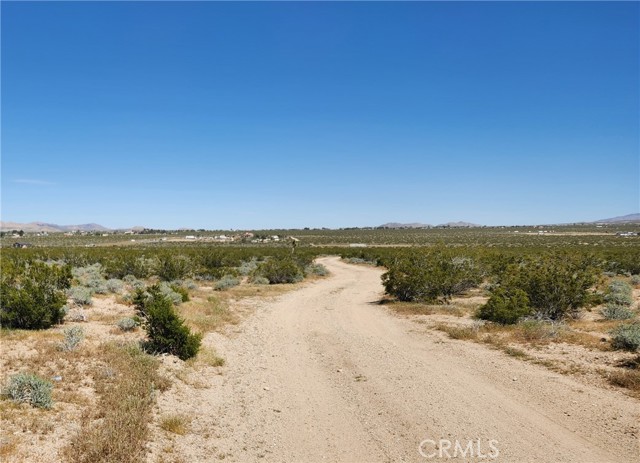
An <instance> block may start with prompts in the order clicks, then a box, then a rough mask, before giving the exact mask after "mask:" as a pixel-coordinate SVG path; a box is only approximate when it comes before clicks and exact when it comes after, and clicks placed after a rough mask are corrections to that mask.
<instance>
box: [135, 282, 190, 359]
mask: <svg viewBox="0 0 640 463" xmlns="http://www.w3.org/2000/svg"><path fill="white" fill-rule="evenodd" d="M145 293H146V294H145ZM134 299H135V300H136V308H137V310H138V313H139V314H141V315H142V316H143V319H144V321H143V326H144V329H145V330H146V332H147V340H146V341H145V342H144V343H143V347H144V349H145V350H146V351H147V352H150V353H153V354H162V353H168V354H172V355H176V356H177V357H179V358H180V359H182V360H186V359H189V358H191V357H194V356H195V355H196V354H197V353H198V350H199V349H200V343H201V340H202V336H201V335H200V334H194V333H192V332H191V330H189V328H188V327H187V326H186V325H185V324H184V320H183V319H181V318H180V317H179V316H178V314H177V313H176V311H175V309H174V308H173V304H172V303H171V300H170V299H168V298H167V297H166V296H165V295H163V294H162V293H161V292H160V289H159V287H158V286H157V285H156V286H152V287H151V288H149V291H148V292H143V293H142V294H136V297H135V298H134Z"/></svg>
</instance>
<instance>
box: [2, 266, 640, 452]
mask: <svg viewBox="0 0 640 463" xmlns="http://www.w3.org/2000/svg"><path fill="white" fill-rule="evenodd" d="M318 262H319V263H322V264H323V265H324V266H325V267H326V268H327V269H328V270H329V271H330V274H329V276H327V277H324V278H318V279H315V280H313V281H310V282H304V283H300V284H296V285H293V286H290V287H288V289H283V288H279V289H275V288H274V289H272V288H265V289H263V290H261V291H263V293H262V294H253V293H252V294H247V295H245V296H247V297H239V296H240V295H239V294H236V295H235V296H227V297H229V298H230V299H229V300H228V301H227V302H228V303H229V304H230V305H231V306H232V307H233V316H232V317H230V318H229V319H228V320H227V323H225V324H224V325H223V326H222V328H221V329H217V330H214V331H212V332H209V333H208V334H206V336H205V337H204V340H203V345H204V349H203V352H202V353H201V354H200V355H199V356H198V359H196V360H195V361H188V362H183V361H181V360H179V359H177V358H175V357H172V356H163V357H161V365H160V372H161V375H162V377H163V378H166V379H168V381H167V385H166V386H165V387H164V388H163V389H162V391H161V392H160V393H158V394H157V398H156V403H155V405H154V408H153V412H152V416H151V422H150V423H151V424H150V431H151V432H150V433H149V438H148V442H147V444H146V447H147V452H146V455H145V458H146V460H147V461H148V462H150V463H156V462H157V463H160V462H190V463H191V462H211V461H217V460H226V461H237V462H252V461H257V462H263V461H272V462H361V461H362V462H364V461H366V462H378V461H380V462H391V461H410V462H419V461H430V460H432V461H433V460H435V461H445V460H449V459H454V460H458V461H488V460H492V459H495V461H502V462H517V463H524V462H536V463H539V462H550V463H551V462H581V463H596V462H598V463H600V462H635V461H637V458H638V454H639V452H640V444H639V436H640V401H639V400H638V399H637V398H634V397H633V396H631V395H629V394H627V393H626V392H625V391H624V390H623V389H620V388H615V387H611V386H608V387H607V386H606V385H605V384H603V383H602V382H598V381H595V380H594V379H593V378H592V377H591V376H589V375H572V374H570V375H567V374H563V373H562V372H559V371H554V370H553V369H550V368H548V367H546V366H544V365H541V364H536V363H535V362H527V361H523V360H522V359H519V358H516V357H514V356H510V355H507V353H505V352H504V351H503V350H500V349H496V348H495V347H492V346H491V345H490V344H483V343H478V342H469V341H465V340H456V339H452V338H451V337H449V336H447V334H446V333H445V332H443V331H441V330H437V329H433V326H431V325H430V323H431V324H433V323H440V322H442V321H447V320H448V319H451V320H453V321H454V322H455V321H456V320H457V321H459V322H461V323H464V322H465V320H464V319H463V318H456V317H452V316H450V315H438V314H435V316H433V317H431V320H435V321H434V322H433V323H432V322H426V321H425V318H428V317H412V316H404V315H402V314H401V313H399V312H398V311H397V310H392V309H391V308H390V307H389V306H388V305H385V304H380V301H381V300H382V299H383V290H382V286H381V280H380V276H381V274H382V270H380V269H378V268H375V267H372V266H368V265H351V264H348V263H345V262H343V261H342V260H340V259H339V258H338V257H324V258H320V259H318ZM210 291H211V288H199V289H198V290H197V291H196V292H195V294H194V297H193V299H194V300H195V302H193V304H198V301H199V300H204V299H206V297H207V294H209V292H210ZM189 307H191V306H188V305H185V307H184V308H182V309H181V310H182V311H183V313H184V314H186V315H187V316H186V318H187V320H189V319H190V318H189V313H188V311H189V310H192V309H190V308H189ZM85 312H86V314H87V321H78V322H77V324H80V325H83V327H84V329H85V332H86V339H85V341H83V342H84V343H85V344H84V347H83V348H82V349H79V350H78V352H76V353H72V354H69V355H68V356H66V357H65V355H62V354H60V353H58V352H57V351H56V349H55V348H53V347H52V346H53V345H54V344H53V342H54V341H55V340H56V339H57V338H56V336H58V337H59V336H60V333H58V332H57V331H56V330H51V331H48V332H42V333H41V334H36V335H34V336H32V337H29V338H27V337H26V336H27V335H26V334H20V333H17V334H13V335H8V336H6V337H5V338H4V339H3V342H2V344H3V355H2V365H1V366H2V370H3V371H4V372H11V371H18V370H20V368H21V362H23V361H29V362H32V363H36V364H37V363H38V362H40V363H42V364H43V365H45V366H46V368H48V370H46V371H49V372H50V374H55V372H56V371H57V370H56V369H58V370H60V371H64V372H65V374H64V376H63V378H62V380H61V381H60V383H57V384H56V389H55V390H54V399H57V403H56V405H55V406H54V408H53V410H49V411H42V410H35V409H29V408H28V407H27V406H13V405H10V404H8V403H7V402H3V403H2V406H3V410H2V412H3V437H2V439H3V441H2V443H3V446H4V450H3V455H2V456H3V461H25V462H27V461H28V462H50V461H59V460H60V459H61V456H62V455H63V451H64V449H65V448H66V447H67V446H68V443H69V441H70V439H72V438H73V436H76V438H77V436H78V435H80V436H81V435H82V432H83V431H82V423H83V421H82V415H83V410H86V409H87V408H91V407H92V404H93V403H95V400H96V398H95V391H94V390H93V389H94V385H93V384H92V380H91V374H90V373H91V371H92V368H94V366H92V365H91V364H88V363H86V362H89V359H91V358H92V356H94V355H96V349H100V347H99V346H100V345H101V344H100V343H103V342H105V341H109V340H113V339H118V340H135V339H137V338H139V337H141V336H142V334H141V333H140V332H139V331H138V332H134V333H119V332H118V331H117V330H115V329H114V322H115V321H117V320H118V318H119V317H122V316H126V315H130V313H131V312H132V309H131V307H129V306H127V305H124V304H121V303H119V302H117V301H116V300H114V299H113V298H112V297H109V298H104V299H97V300H96V301H95V303H94V305H93V307H92V308H90V309H86V310H85ZM58 331H59V330H58ZM29 336H31V335H29ZM553 348H557V346H555V347H553ZM598 355H601V356H605V357H606V356H607V355H609V356H624V355H629V354H621V353H615V352H609V353H600V354H598ZM219 359H224V362H221V361H219ZM610 361H612V362H613V361H616V359H614V358H611V359H610ZM69 364H71V365H72V366H73V368H71V367H70V366H69ZM43 368H44V367H43ZM98 419H99V418H98ZM172 420H173V421H172ZM171 423H173V425H172V424H171ZM456 446H458V448H457V447H456Z"/></svg>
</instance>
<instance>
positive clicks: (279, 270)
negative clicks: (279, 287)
mask: <svg viewBox="0 0 640 463" xmlns="http://www.w3.org/2000/svg"><path fill="white" fill-rule="evenodd" d="M254 275H255V276H260V277H264V278H266V279H267V280H269V283H270V284H272V285H275V284H283V283H297V282H299V281H302V280H303V279H304V275H303V273H302V270H301V268H300V267H299V266H298V264H297V263H296V261H294V260H293V259H291V258H288V257H285V258H281V259H277V258H271V259H269V260H268V261H266V262H263V263H262V264H260V266H259V267H258V268H257V269H256V271H255V274H254Z"/></svg>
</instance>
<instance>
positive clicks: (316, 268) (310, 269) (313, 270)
mask: <svg viewBox="0 0 640 463" xmlns="http://www.w3.org/2000/svg"><path fill="white" fill-rule="evenodd" d="M304 274H305V275H317V276H321V277H323V276H326V275H328V274H329V271H328V270H327V267H325V266H324V265H322V264H314V263H312V264H309V265H307V266H306V267H305V268H304Z"/></svg>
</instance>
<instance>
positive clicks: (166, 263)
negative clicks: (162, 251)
mask: <svg viewBox="0 0 640 463" xmlns="http://www.w3.org/2000/svg"><path fill="white" fill-rule="evenodd" d="M192 267H193V262H191V259H189V258H188V257H187V256H184V255H173V254H166V255H162V256H158V260H157V263H156V268H155V274H156V275H157V276H158V277H159V278H160V279H162V280H164V281H173V280H181V279H183V278H186V277H187V276H189V275H190V274H191V269H192Z"/></svg>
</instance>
